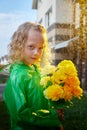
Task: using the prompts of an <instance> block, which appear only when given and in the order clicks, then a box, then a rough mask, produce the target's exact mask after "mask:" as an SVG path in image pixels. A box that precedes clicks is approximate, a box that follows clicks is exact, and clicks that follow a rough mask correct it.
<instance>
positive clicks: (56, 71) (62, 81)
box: [41, 60, 83, 102]
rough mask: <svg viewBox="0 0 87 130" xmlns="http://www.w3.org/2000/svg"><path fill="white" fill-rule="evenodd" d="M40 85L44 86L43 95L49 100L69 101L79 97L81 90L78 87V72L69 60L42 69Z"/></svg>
mask: <svg viewBox="0 0 87 130" xmlns="http://www.w3.org/2000/svg"><path fill="white" fill-rule="evenodd" d="M42 75H43V77H42V79H41V85H43V86H44V87H45V90H44V95H45V97H46V98H47V99H50V100H51V101H60V100H62V101H64V102H66V101H69V102H70V101H71V100H72V98H73V97H77V98H80V97H81V96H82V93H83V90H82V88H81V87H80V80H79V78H78V72H77V69H76V67H75V65H74V64H73V62H72V61H71V60H63V61H61V62H60V63H59V64H58V65H57V66H56V67H54V66H52V67H49V66H48V68H47V69H44V70H43V71H42Z"/></svg>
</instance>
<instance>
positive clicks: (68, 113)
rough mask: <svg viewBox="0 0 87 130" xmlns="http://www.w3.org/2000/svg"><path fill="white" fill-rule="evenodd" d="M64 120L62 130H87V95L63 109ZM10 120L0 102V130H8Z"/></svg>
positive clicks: (74, 100)
mask: <svg viewBox="0 0 87 130" xmlns="http://www.w3.org/2000/svg"><path fill="white" fill-rule="evenodd" d="M64 111H65V118H64V121H63V122H62V124H63V126H64V130H87V94H84V95H83V97H82V98H81V99H80V100H78V99H73V105H72V106H71V107H69V108H65V109H64ZM9 121H10V119H9V115H8V112H7V109H6V106H5V104H4V102H2V101H1V102H0V130H9V127H10V122H9Z"/></svg>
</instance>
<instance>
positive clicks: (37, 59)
mask: <svg viewBox="0 0 87 130" xmlns="http://www.w3.org/2000/svg"><path fill="white" fill-rule="evenodd" d="M47 44H48V42H47V36H46V30H45V28H44V27H43V26H42V25H39V24H36V23H31V22H26V23H24V24H22V25H20V26H19V28H18V30H17V31H16V32H15V33H14V34H13V36H12V39H11V43H10V45H9V62H10V63H11V67H10V77H9V80H8V82H7V85H6V88H5V90H4V94H3V97H4V101H5V103H6V105H7V108H8V110H9V114H10V117H11V130H44V129H47V130H48V129H49V130H58V129H59V127H60V129H62V126H61V123H60V121H59V119H58V113H57V111H56V110H55V109H54V108H52V107H51V106H50V105H49V102H48V100H47V99H45V97H44V95H43V87H42V86H41V85H40V79H41V76H40V72H39V69H38V67H37V66H39V65H41V66H42V64H44V63H45V62H47V61H46V58H47V55H46V51H47ZM44 58H45V60H44ZM43 61H44V62H43ZM39 63H40V64H39Z"/></svg>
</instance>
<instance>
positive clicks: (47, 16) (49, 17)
mask: <svg viewBox="0 0 87 130" xmlns="http://www.w3.org/2000/svg"><path fill="white" fill-rule="evenodd" d="M51 18H52V7H51V8H50V9H49V10H48V11H47V13H46V15H45V22H46V27H49V26H50V24H51Z"/></svg>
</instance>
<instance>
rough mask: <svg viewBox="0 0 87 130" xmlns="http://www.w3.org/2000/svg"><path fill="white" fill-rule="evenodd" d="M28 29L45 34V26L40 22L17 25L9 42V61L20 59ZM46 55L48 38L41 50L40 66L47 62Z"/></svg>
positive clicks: (47, 53) (47, 54) (47, 52)
mask: <svg viewBox="0 0 87 130" xmlns="http://www.w3.org/2000/svg"><path fill="white" fill-rule="evenodd" d="M30 29H33V30H35V31H39V32H41V33H44V34H47V31H46V29H45V27H44V26H42V25H41V24H37V23H33V22H26V23H23V24H21V25H20V26H19V27H18V29H17V31H15V32H14V34H13V36H12V38H11V42H10V44H9V54H8V58H9V62H10V63H14V62H16V61H21V60H22V54H21V51H22V50H23V48H24V45H25V43H26V41H27V38H28V33H29V30H30ZM48 57H49V49H48V40H46V43H45V48H44V51H43V56H42V59H41V61H40V63H41V66H43V65H45V64H47V62H48Z"/></svg>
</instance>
